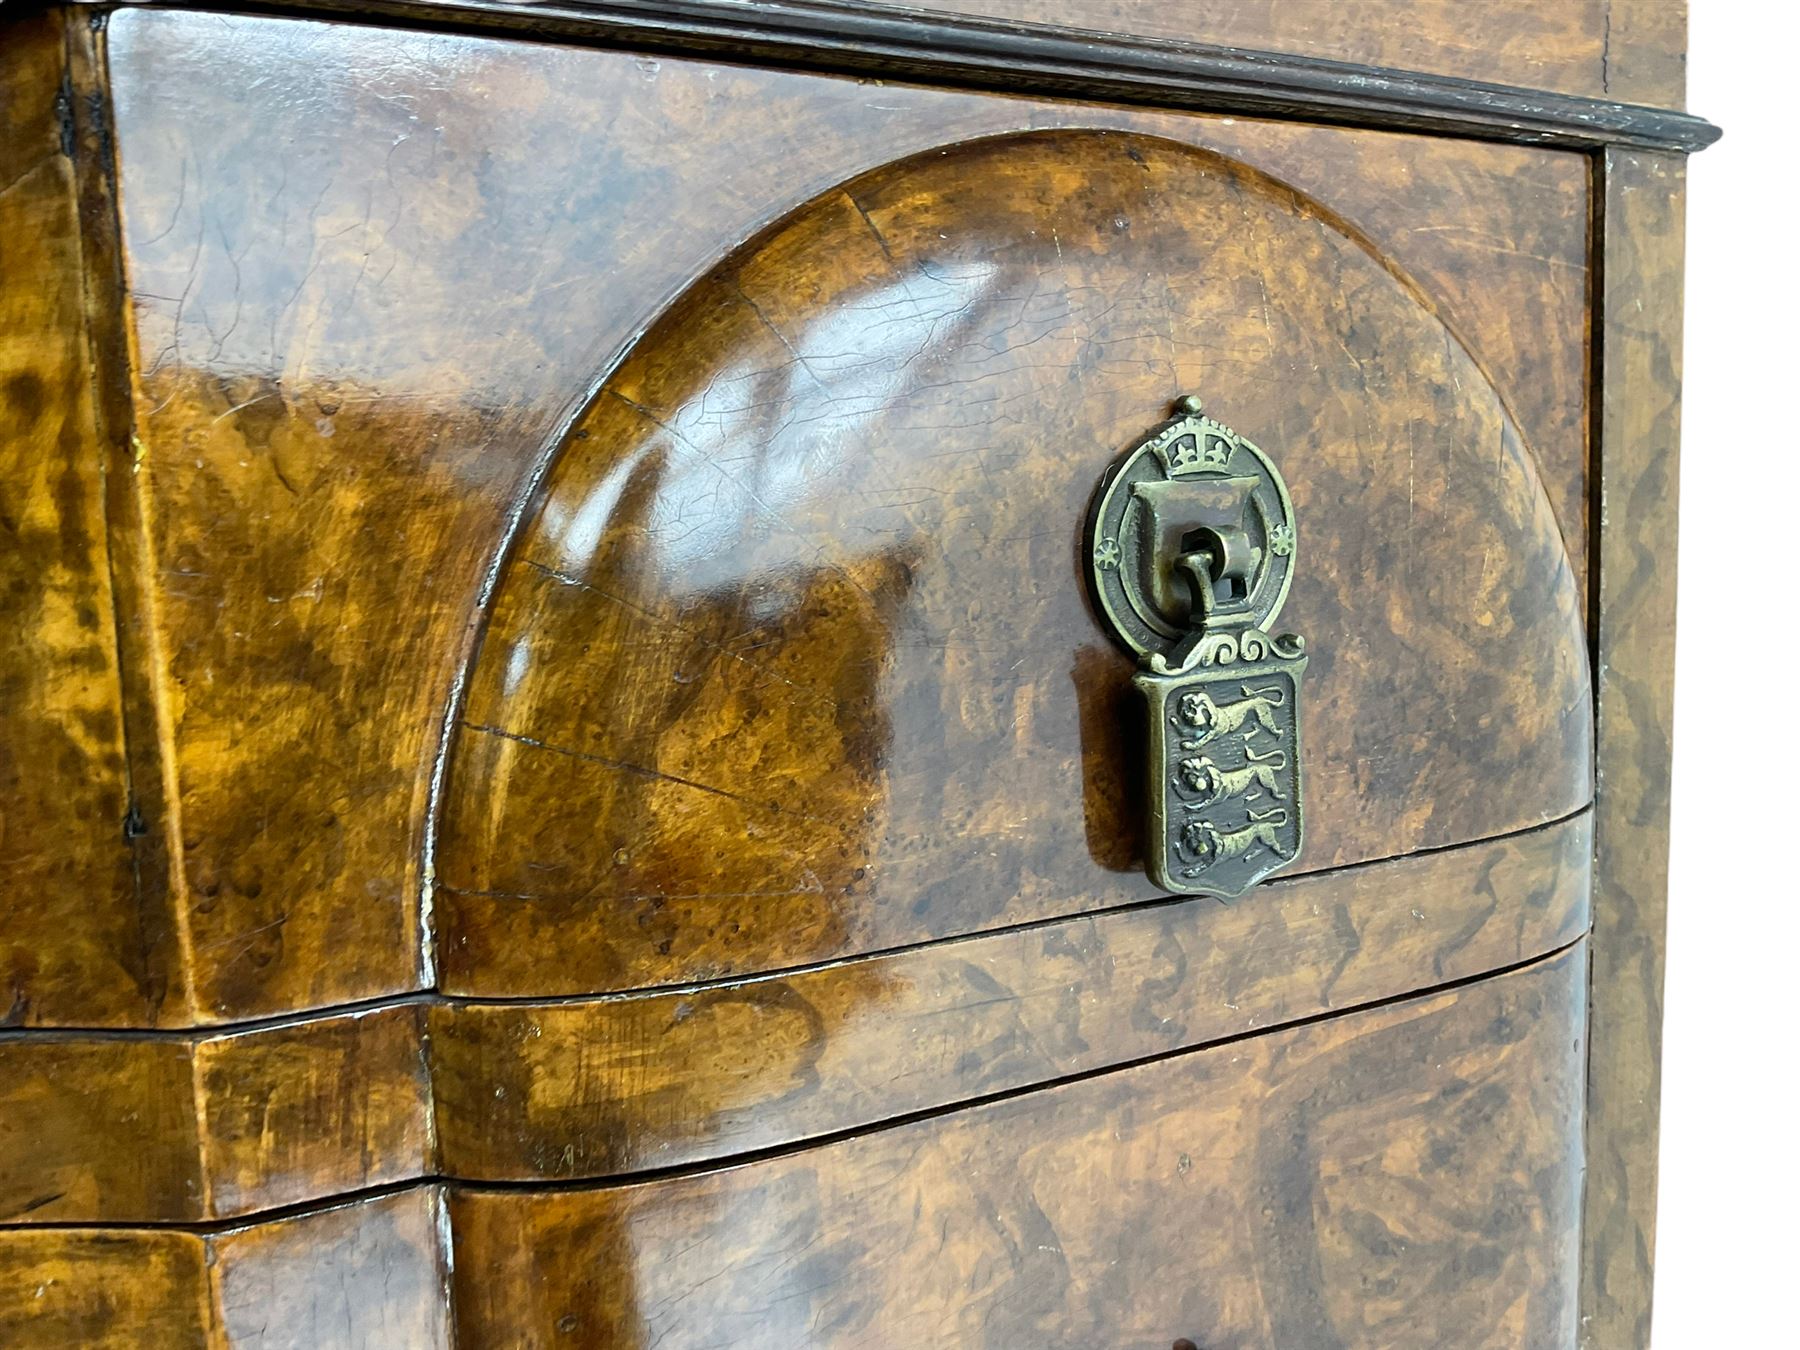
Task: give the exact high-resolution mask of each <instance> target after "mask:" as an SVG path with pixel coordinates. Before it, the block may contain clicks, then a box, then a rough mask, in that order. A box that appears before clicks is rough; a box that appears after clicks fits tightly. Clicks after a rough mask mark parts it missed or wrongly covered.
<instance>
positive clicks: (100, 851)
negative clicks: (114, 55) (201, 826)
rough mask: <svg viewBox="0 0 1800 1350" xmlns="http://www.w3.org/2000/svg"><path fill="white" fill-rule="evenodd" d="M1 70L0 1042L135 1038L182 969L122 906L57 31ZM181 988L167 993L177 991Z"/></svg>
mask: <svg viewBox="0 0 1800 1350" xmlns="http://www.w3.org/2000/svg"><path fill="white" fill-rule="evenodd" d="M4 32H5V35H6V36H5V41H6V47H5V52H4V60H0V187H3V188H4V191H3V192H0V400H3V403H0V406H3V407H4V410H5V419H6V420H5V428H6V434H5V436H4V437H0V533H3V536H4V543H3V544H0V623H3V624H4V631H5V634H6V640H5V641H3V642H0V692H3V694H4V699H5V707H6V720H5V731H4V734H0V802H3V803H4V807H3V809H0V1026H13V1025H20V1024H30V1023H40V1022H50V1023H55V1022H83V1023H88V1024H92V1025H108V1026H111V1025H121V1024H135V1023H141V1022H142V1021H144V1020H145V1019H146V1017H148V1016H149V1015H151V1011H152V1009H153V1008H154V1006H155V1005H156V1003H157V1002H158V1001H159V997H160V993H161V990H160V988H159V986H160V985H161V984H163V983H164V982H166V981H167V979H168V978H169V976H168V974H167V972H168V971H169V969H170V968H171V967H178V966H179V964H180V962H179V959H178V958H177V956H176V955H175V953H174V952H173V951H172V950H171V948H170V941H171V939H172V934H171V933H170V932H169V930H168V929H167V928H166V927H165V926H163V925H161V924H160V923H158V922H157V921H156V918H155V916H154V915H153V914H152V915H148V916H147V915H146V914H145V913H144V912H143V910H142V909H141V908H140V906H139V904H138V901H137V897H136V896H135V894H134V886H133V875H132V855H131V850H130V848H129V847H128V845H127V843H126V840H125V822H126V816H127V813H128V810H129V805H130V785H129V783H128V780H127V774H126V766H125V730H124V723H123V718H122V716H121V711H120V709H121V692H120V681H119V656H118V649H119V648H118V639H117V636H116V634H115V632H114V627H113V594H112V581H111V577H110V575H109V571H108V566H107V552H106V520H105V512H104V486H103V482H102V476H101V462H102V451H101V438H100V434H99V427H98V424H97V420H96V419H97V417H98V413H97V410H96V407H95V398H94V391H93V388H92V385H91V382H90V371H91V366H90V359H89V350H88V329H87V322H86V320H87V312H86V308H85V296H84V275H85V269H84V266H83V257H82V236H81V221H80V213H79V210H78V207H77V201H76V184H75V171H74V166H73V164H72V162H71V160H70V158H69V156H67V155H66V154H64V153H63V145H62V134H63V128H62V124H61V121H60V119H59V118H57V117H56V116H55V112H56V108H57V101H58V99H59V97H60V96H61V95H62V91H63V88H64V84H65V81H66V80H67V79H68V74H69V62H68V55H67V52H66V49H65V45H64V41H65V40H64V32H63V25H62V23H61V22H60V21H59V20H58V19H56V18H55V17H53V16H51V15H42V14H40V15H36V16H33V17H31V18H28V19H23V20H16V21H11V22H8V23H7V24H6V26H5V29H4ZM177 978H179V977H177Z"/></svg>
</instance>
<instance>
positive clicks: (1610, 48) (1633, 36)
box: [911, 0, 1687, 108]
mask: <svg viewBox="0 0 1800 1350" xmlns="http://www.w3.org/2000/svg"><path fill="white" fill-rule="evenodd" d="M911 3H913V4H914V6H915V7H916V8H919V9H927V10H941V11H947V12H949V13H954V14H972V15H979V16H982V17H986V18H995V19H1008V20H1016V21H1021V22H1025V23H1045V24H1058V25H1064V26H1067V27H1070V28H1088V29H1093V30H1096V31H1098V32H1103V33H1129V34H1133V35H1136V36H1139V37H1156V38H1170V39H1174V40H1176V41H1188V42H1212V43H1218V44H1220V45H1221V46H1229V47H1250V48H1255V49H1258V50H1262V51H1277V52H1292V53H1295V54H1297V55H1302V56H1317V57H1325V58H1327V59H1329V60H1333V61H1354V62H1356V63H1358V64H1360V65H1370V66H1391V67H1395V68H1398V69H1401V70H1422V71H1429V72H1431V73H1433V74H1439V75H1453V76H1456V77H1458V78H1460V79H1465V80H1482V81H1486V82H1490V83H1495V84H1513V85H1520V86H1524V87H1526V88H1533V89H1554V90H1558V91H1560V92H1562V93H1565V94H1581V95H1585V96H1586V97H1589V98H1609V99H1618V100H1619V101H1621V102H1625V103H1649V104H1656V105H1659V106H1662V107H1669V108H1679V107H1681V106H1682V98H1683V95H1684V94H1685V92H1686V87H1687V86H1686V70H1685V65H1684V63H1683V61H1682V60H1681V57H1682V54H1683V52H1684V50H1685V48H1686V45H1687V4H1686V0H1573V3H1568V4H1559V5H1544V4H1538V3H1534V0H1489V2H1488V3H1486V4H1481V5H1468V4H1464V3H1460V0H1329V3H1323V2H1322V0H1312V2H1311V3H1307V2H1306V0H1301V2H1300V3H1295V0H1201V2H1200V3H1195V2H1194V0H1187V2H1186V3H1169V2H1168V0H1150V2H1149V3H1146V0H911Z"/></svg>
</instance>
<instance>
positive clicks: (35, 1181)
mask: <svg viewBox="0 0 1800 1350" xmlns="http://www.w3.org/2000/svg"><path fill="white" fill-rule="evenodd" d="M425 1056H426V1038H425V1022H424V1009H423V1008H420V1007H417V1006H400V1007H393V1008H382V1009H377V1010H374V1011H369V1012H360V1013H350V1014H343V1015H339V1016H322V1017H314V1018H308V1019H306V1020H304V1021H300V1022H295V1023H291V1024H288V1025H284V1026H274V1027H264V1028H259V1029H256V1030H249V1031H237V1032H228V1033H219V1034H212V1035H181V1034H158V1035H137V1036H119V1035H108V1034H98V1033H87V1034H82V1033H75V1032H59V1033H55V1034H34V1035H11V1036H3V1037H0V1224H6V1223H182V1222H188V1223H193V1222H201V1221H205V1220H210V1219H221V1218H229V1217H232V1216H236V1215H241V1214H245V1213H250V1212H254V1211H259V1210H268V1209H278V1208H281V1207H283V1206H286V1205H294V1204H301V1203H305V1202H309V1201H317V1200H323V1199H327V1198H329V1197H331V1196H333V1195H340V1194H345V1193H348V1192H352V1191H360V1190H365V1189H368V1188H370V1187H375V1186H384V1185H391V1184H393V1183H395V1182H400V1181H412V1180H416V1179H418V1178H420V1177H424V1176H429V1175H431V1174H432V1173H433V1172H434V1171H435V1169H436V1150H435V1144H434V1135H433V1121H432V1112H431V1096H430V1082H429V1076H428V1069H427V1064H426V1058H425Z"/></svg>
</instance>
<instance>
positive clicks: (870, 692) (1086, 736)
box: [435, 131, 1591, 995]
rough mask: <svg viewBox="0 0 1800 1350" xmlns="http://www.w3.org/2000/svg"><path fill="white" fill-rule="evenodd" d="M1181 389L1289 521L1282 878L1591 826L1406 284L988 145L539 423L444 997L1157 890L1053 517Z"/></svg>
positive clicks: (1105, 167) (1488, 475)
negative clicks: (1290, 647)
mask: <svg viewBox="0 0 1800 1350" xmlns="http://www.w3.org/2000/svg"><path fill="white" fill-rule="evenodd" d="M1182 392H1195V393H1198V394H1200V395H1201V396H1202V397H1203V398H1204V399H1205V400H1206V401H1207V403H1208V405H1209V407H1210V408H1211V409H1212V410H1214V411H1216V412H1217V413H1218V414H1219V415H1220V416H1221V417H1222V418H1223V419H1224V420H1226V421H1228V422H1229V423H1230V424H1231V425H1233V426H1235V427H1236V428H1238V429H1239V430H1240V431H1242V432H1244V433H1245V434H1246V435H1248V436H1250V437H1251V438H1252V439H1254V440H1256V441H1257V442H1259V443H1260V444H1261V445H1262V446H1263V447H1264V448H1265V449H1266V450H1267V451H1269V453H1270V454H1271V456H1272V457H1273V458H1274V459H1275V461H1276V462H1277V463H1278V464H1279V465H1280V467H1281V469H1282V471H1283V473H1284V474H1285V475H1286V478H1287V480H1288V483H1289V485H1290V487H1291V489H1292V493H1293V498H1294V502H1295V506H1296V510H1297V513H1298V518H1299V520H1300V523H1301V532H1302V551H1301V557H1300V566H1299V571H1298V578H1297V580H1296V583H1295V585H1294V589H1293V592H1292V595H1291V597H1290V599H1289V602H1288V607H1287V610H1286V612H1285V614H1284V617H1283V621H1282V625H1281V626H1283V627H1288V626H1291V627H1293V628H1294V629H1295V630H1297V631H1300V632H1303V633H1305V634H1306V635H1307V637H1308V638H1309V640H1310V643H1311V646H1312V650H1313V653H1314V655H1313V658H1312V665H1311V667H1310V669H1309V671H1308V676H1307V685H1308V688H1307V705H1306V735H1307V740H1308V747H1307V756H1308V761H1307V769H1308V779H1307V784H1306V792H1307V798H1306V803H1305V807H1306V812H1307V817H1308V830H1309V845H1308V848H1307V851H1306V853H1305V855H1304V856H1303V858H1302V859H1301V864H1300V866H1301V868H1302V870H1317V869H1322V868H1330V867H1336V866H1342V865H1346V864H1352V863H1359V862H1364V861H1367V860H1371V859H1377V858H1383V857H1389V856H1395V855H1400V854H1406V853H1410V852H1414V851H1417V850H1420V849H1427V848H1441V847H1445V846H1450V845H1456V844H1461V843H1466V842H1469V841H1472V840H1476V839H1480V838H1484V837H1488V836H1492V835H1496V834H1500V833H1504V832H1506V831H1510V830H1516V829H1520V828H1524V827H1526V826H1530V825H1533V824H1537V823H1540V822H1543V821H1545V820H1550V819H1554V818H1557V817H1559V816H1562V815H1565V814H1567V813H1569V812H1570V811H1573V810H1575V809H1577V808H1578V807H1579V806H1580V805H1582V804H1583V803H1584V802H1585V801H1586V800H1587V798H1588V796H1589V792H1590V743H1591V714H1590V694H1589V687H1588V678H1587V664H1586V656H1585V637H1584V632H1583V626H1582V622H1581V616H1580V612H1579V603H1578V599H1577V585H1576V579H1575V577H1574V576H1573V575H1572V573H1571V570H1570V567H1569V562H1568V558H1567V555H1566V553H1565V551H1564V547H1563V544H1562V541H1561V539H1560V537H1559V534H1558V531H1557V526H1556V522H1555V520H1554V518H1553V516H1552V513H1551V508H1550V505H1549V503H1548V501H1547V499H1546V497H1545V494H1544V491H1543V489H1542V487H1541V485H1540V484H1539V481H1538V479H1537V476H1536V473H1535V470H1534V468H1533V466H1532V463H1531V460H1530V457H1529V456H1528V455H1527V454H1526V453H1525V451H1524V449H1523V448H1522V446H1521V443H1520V439H1519V437H1518V435H1517V433H1516V431H1515V430H1514V428H1513V426H1512V424H1511V422H1510V420H1509V419H1508V417H1507V415H1506V411H1505V409H1504V408H1503V407H1502V405H1501V402H1500V400H1499V398H1498V396H1497V395H1496V394H1495V392H1494V390H1493V389H1492V388H1491V387H1490V386H1489V384H1488V383H1487V381H1486V380H1485V379H1484V378H1483V377H1482V375H1481V373H1480V372H1479V370H1478V369H1477V367H1476V366H1475V364H1474V363H1473V361H1472V360H1471V359H1470V358H1469V356H1468V355H1467V353H1466V352H1465V351H1464V350H1463V348H1462V347H1461V346H1460V345H1459V344H1458V343H1457V342H1456V341H1455V340H1454V338H1453V337H1452V336H1451V335H1450V333H1449V332H1448V331H1447V330H1446V329H1445V328H1444V326H1443V325H1442V324H1441V323H1440V322H1439V321H1438V320H1437V319H1436V318H1435V317H1434V316H1433V315H1432V313H1431V312H1430V311H1429V310H1428V309H1427V308H1426V307H1425V306H1424V305H1423V304H1421V303H1420V301H1419V300H1418V298H1417V297H1416V295H1415V293H1414V292H1413V290H1412V289H1411V288H1410V287H1409V285H1408V284H1407V283H1406V282H1405V281H1404V279H1402V278H1401V277H1399V276H1398V275H1397V274H1396V272H1395V271H1394V270H1393V269H1391V268H1389V267H1387V266H1385V265H1384V263H1383V260H1382V259H1380V258H1379V257H1377V256H1375V254H1374V253H1373V252H1372V251H1371V249H1370V248H1368V247H1367V246H1366V245H1365V244H1364V243H1363V242H1361V241H1359V240H1357V239H1355V238H1353V237H1351V235H1350V234H1349V233H1348V232H1347V231H1346V230H1345V229H1343V228H1342V227H1340V226H1339V225H1338V224H1337V223H1336V222H1334V220H1333V219H1331V218H1330V217H1329V216H1328V215H1327V214H1326V213H1324V212H1323V211H1321V210H1320V209H1319V208H1317V207H1316V206H1314V205H1312V204H1310V203H1309V202H1307V201H1306V200H1305V199H1303V198H1300V197H1299V196H1297V195H1296V194H1295V193H1293V192H1291V191H1290V190H1288V189H1286V188H1284V187H1282V186H1281V185H1280V184H1277V183H1275V182H1273V181H1271V180H1269V179H1267V178H1264V177H1261V176H1259V175H1257V174H1255V173H1253V172H1252V171H1250V170H1248V169H1246V168H1244V167H1243V166H1241V165H1238V164H1234V163H1232V162H1230V161H1227V160H1223V159H1221V158H1219V157H1217V156H1214V155H1210V154H1207V153H1205V152H1202V151H1198V150H1195V149H1192V148H1189V147H1184V146H1180V145H1176V144H1173V143H1169V142H1164V141H1161V140H1157V139H1153V138H1148V137H1142V136H1136V135H1126V134H1117V133H1108V132H1080V131H1075V132H1071V131H1057V132H1040V133H1032V134H1023V135H1017V136H1009V137H1003V138H997V139H993V140H987V141H978V142H972V143H968V144H963V145H958V146H953V147H950V148H947V149H944V150H941V151H937V152H933V153H930V154H927V155H923V156H919V157H915V158H911V159H907V160H903V161H900V162H897V163H894V164H890V165H887V166H884V167H882V168H880V169H877V170H875V171H873V172H871V173H868V174H866V175H864V176H862V177H860V178H857V179H855V180H853V181H851V182H849V183H847V184H846V185H844V186H843V187H842V188H840V189H838V190H834V191H832V192H829V193H826V194H825V195H823V196H821V197H818V198H816V199H815V200H813V201H811V202H809V203H808V204H806V205H805V206H803V207H801V208H799V209H798V210H796V211H794V212H793V213H791V214H790V215H789V216H787V217H786V218H785V219H784V220H782V221H780V222H778V223H777V224H776V225H775V226H773V227H771V228H770V229H769V230H767V231H765V232H764V233H762V234H760V235H759V236H758V237H756V238H755V239H754V240H752V241H750V242H748V243H746V244H745V245H743V246H742V247H741V248H739V249H738V250H736V251H735V252H734V253H732V254H731V255H730V256H729V257H728V258H726V259H725V260H724V261H723V262H721V263H720V264H719V265H718V266H717V267H716V268H714V269H713V270H712V271H711V272H710V273H709V274H707V275H706V276H705V277H703V278H701V279H700V280H698V281H697V282H695V283H694V284H693V285H692V286H691V287H689V288H688V290H687V291H686V292H684V293H683V294H682V295H681V296H680V297H679V298H678V299H677V300H676V301H675V302H674V303H673V304H672V305H671V306H670V307H669V309H668V310H667V311H666V312H665V313H664V315H663V316H662V317H661V319H660V320H659V321H658V322H657V323H656V324H655V325H654V326H653V327H652V328H651V329H650V330H649V331H648V332H647V333H646V334H645V335H644V336H643V337H642V338H641V339H640V340H639V341H638V342H637V343H636V344H635V346H634V347H633V348H632V349H631V351H630V352H629V354H628V355H627V356H626V358H625V359H624V360H623V361H622V363H621V364H620V365H619V367H618V368H617V369H616V370H615V371H614V372H613V373H612V375H611V376H610V377H609V378H608V379H607V380H606V381H605V384H604V385H603V387H602V388H601V390H600V392H599V393H598V395H597V396H596V397H595V398H594V400H593V402H592V403H591V405H590V406H589V407H588V409H587V410H586V411H585V412H584V413H583V414H582V416H581V417H580V418H579V419H578V420H577V421H576V423H575V425H574V426H573V427H572V429H571V430H570V431H569V433H568V435H567V438H566V441H565V442H564V444H563V445H562V446H561V447H559V449H558V452H557V457H556V459H555V462H554V465H553V468H552V471H551V472H550V474H549V475H548V477H547V480H546V481H545V483H544V486H543V488H542V490H541V493H540V495H539V498H538V500H537V501H536V502H535V503H534V505H533V507H532V510H531V512H530V513H529V517H528V519H527V520H526V522H525V524H524V525H523V527H522V529H521V531H520V533H519V535H518V537H517V539H516V540H515V542H514V546H513V548H512V549H511V551H510V553H509V554H508V557H507V560H506V562H505V565H504V568H503V571H502V575H501V578H500V581H499V584H498V586H497V587H496V590H495V593H494V596H493V600H492V604H491V608H490V610H489V612H488V614H487V615H486V616H485V621H486V624H487V629H486V633H485V636H484V639H483V641H482V643H481V645H480V647H479V651H478V654H477V657H476V660H475V662H474V665H473V668H472V670H471V672H470V676H469V681H468V686H467V692H466V702H465V705H464V707H463V710H462V717H461V720H460V722H459V724H458V725H457V727H456V728H455V730H454V736H453V741H452V744H451V746H450V750H449V755H450V759H449V767H448V774H447V779H446V788H445V794H444V804H443V812H442V819H441V827H440V831H439V839H438V845H437V853H436V868H437V899H436V912H435V916H436V923H437V931H438V938H439V952H440V958H441V965H442V979H443V981H444V985H445V987H446V988H448V989H451V990H455V991H460V992H468V993H475V994H493V995H509V994H555V993H562V992H590V991H604V990H615V989H629V988H636V987H645V986H654V985H659V984H666V983H676V982H684V981H691V980H700V979H707V978H713V977H719V976H725V975H730V974H734V973H739V972H747V971H757V970H768V969H779V968H786V967H790V966H795V965H802V964H807V963H812V962H818V961H823V960H829V959H833V958H838V957H843V956H848V955H853V954H856V953H862V952H869V951H876V950H882V949H887V948H892V947H896V946H903V945H906V944H909V943H914V942H919V941H924V940H929V939H933V938H941V937H946V936H952V935H958V934H966V933H971V932H977V931H982V930H989V929H994V928H998V927H1003V926H1006V925H1012V924H1017V923H1021V922H1028V921H1032V920H1038V919H1044V918H1048V917H1051V916H1056V915H1065V914H1070V913H1075V912H1081V911H1087V910H1094V909H1100V908H1105V907H1109V906H1115V905H1119V904H1123V903H1129V902H1132V901H1137V900H1142V899H1146V898H1149V897H1151V896H1152V895H1153V894H1154V892H1153V891H1152V890H1151V889H1150V886H1149V883H1148V882H1147V881H1146V880H1145V878H1144V877H1143V876H1142V874H1141V870H1140V864H1139V860H1138V856H1137V841H1138V839H1139V837H1140V834H1141V820H1140V813H1141V810H1142V804H1141V801H1140V799H1139V793H1138V790H1137V788H1136V786H1135V784H1136V779H1137V775H1138V772H1139V758H1138V756H1139V753H1140V752H1139V751H1138V750H1137V748H1136V746H1135V744H1134V741H1135V737H1136V735H1137V725H1138V722H1139V720H1140V718H1139V716H1138V714H1137V712H1136V708H1135V705H1134V704H1133V702H1132V699H1133V695H1132V693H1131V691H1130V689H1129V678H1130V674H1131V670H1132V666H1131V663H1130V661H1129V660H1128V659H1127V658H1126V657H1125V656H1124V655H1123V654H1122V653H1120V652H1119V651H1117V650H1115V649H1114V648H1113V647H1112V646H1110V645H1109V644H1108V642H1107V640H1106V638H1105V636H1104V634H1103V632H1102V630H1101V628H1100V627H1099V625H1098V623H1097V622H1096V620H1095V618H1094V616H1093V614H1092V612H1091V610H1090V607H1089V603H1088V600H1087V597H1086V595H1085V593H1084V588H1083V585H1082V582H1081V579H1080V575H1079V571H1078V562H1077V544H1078V541H1079V538H1080V534H1081V529H1082V523H1083V517H1084V512H1085V509H1086V506H1087V501H1088V498H1089V495H1090V493H1091V492H1092V490H1093V487H1094V484H1095V482H1096V480H1097V478H1098V476H1099V474H1100V473H1101V471H1102V470H1103V469H1104V467H1105V466H1106V465H1107V463H1108V462H1109V461H1110V460H1111V459H1112V458H1113V456H1114V455H1115V454H1116V452H1117V451H1118V449H1119V448H1120V447H1121V446H1122V445H1124V444H1125V443H1127V442H1128V441H1130V440H1131V439H1132V438H1133V437H1134V436H1136V435H1137V434H1138V433H1140V432H1141V431H1142V430H1143V429H1144V428H1145V427H1146V426H1148V425H1150V424H1151V423H1153V422H1155V421H1156V420H1158V419H1159V418H1160V417H1161V416H1163V415H1164V412H1165V410H1166V408H1167V405H1168V404H1169V402H1170V400H1171V399H1172V398H1174V397H1175V396H1176V395H1177V394H1180V393H1182ZM1255 902H1256V900H1255V896H1254V895H1252V896H1251V897H1248V898H1246V900H1244V901H1243V902H1241V903H1248V904H1254V903H1255Z"/></svg>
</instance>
